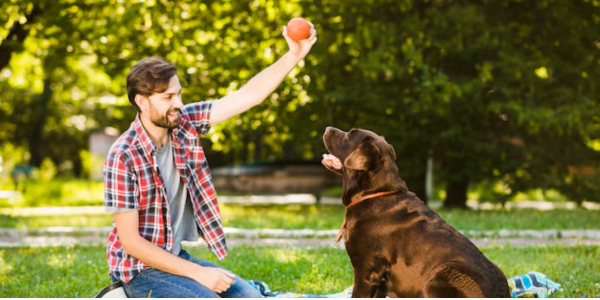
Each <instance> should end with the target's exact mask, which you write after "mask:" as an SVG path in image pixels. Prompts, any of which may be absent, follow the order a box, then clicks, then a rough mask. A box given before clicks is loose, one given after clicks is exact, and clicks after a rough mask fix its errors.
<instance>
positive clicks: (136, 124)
mask: <svg viewBox="0 0 600 300" xmlns="http://www.w3.org/2000/svg"><path fill="white" fill-rule="evenodd" d="M132 125H133V128H134V129H135V132H136V133H137V134H138V136H139V137H140V140H141V141H142V145H143V146H144V149H146V152H147V153H149V154H151V155H152V154H154V151H156V144H154V142H153V141H152V139H151V138H150V136H148V133H147V132H146V129H145V128H144V125H142V120H141V119H140V114H139V113H138V114H137V116H136V117H135V120H134V121H133V123H132Z"/></svg>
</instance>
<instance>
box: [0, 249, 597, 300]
mask: <svg viewBox="0 0 600 300" xmlns="http://www.w3.org/2000/svg"><path fill="white" fill-rule="evenodd" d="M187 250H188V251H189V252H190V253H191V254H192V255H193V256H195V257H202V258H204V259H207V260H209V261H212V262H214V263H219V264H221V265H222V266H224V267H225V268H228V269H230V270H232V271H233V272H235V273H236V274H238V275H240V276H241V277H243V278H244V279H258V280H262V281H264V282H266V283H267V284H269V287H270V288H271V290H273V291H275V292H295V293H314V294H328V293H337V292H340V291H342V290H343V289H345V288H347V287H349V286H350V285H352V267H351V265H350V261H349V259H348V256H347V254H346V252H345V250H343V249H339V248H330V247H317V248H313V247H303V248H298V247H287V246H258V247H257V246H233V247H230V250H229V255H228V257H227V258H226V259H225V260H224V261H222V262H218V260H217V259H216V258H215V257H214V255H212V254H211V253H210V252H209V251H208V250H207V249H205V248H195V247H194V248H189V249H187ZM482 251H483V252H484V254H485V255H486V256H488V257H489V258H490V259H491V260H492V261H494V262H495V263H496V264H498V266H499V267H500V268H501V269H502V270H503V271H504V273H505V274H506V276H507V278H510V277H513V276H517V275H521V274H524V273H527V272H529V271H538V272H541V273H543V274H546V275H547V276H548V277H549V278H550V279H551V280H553V281H555V282H558V283H560V284H561V285H562V286H563V288H564V291H563V292H560V293H558V294H556V295H555V296H557V297H565V298H570V297H578V298H581V297H584V298H594V297H598V296H599V295H600V287H599V283H600V277H599V275H598V272H597V271H596V269H595V267H596V266H597V262H598V260H600V247H598V246H576V247H509V246H506V247H494V248H484V249H482ZM242 262H243V263H242ZM110 282H111V281H110V278H109V277H108V268H107V266H106V256H105V247H104V246H103V245H99V246H75V247H52V248H5V249H2V250H0V297H3V298H6V297H9V298H30V297H40V298H55V297H63V298H64V297H67V298H71V297H78V298H80V297H86V298H89V297H93V296H95V295H96V293H98V292H99V291H100V289H102V288H103V287H104V286H105V285H108V284H109V283H110Z"/></svg>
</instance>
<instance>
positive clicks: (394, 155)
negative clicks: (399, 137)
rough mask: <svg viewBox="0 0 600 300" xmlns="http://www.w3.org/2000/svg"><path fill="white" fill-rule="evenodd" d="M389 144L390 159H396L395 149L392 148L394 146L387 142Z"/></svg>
mask: <svg viewBox="0 0 600 300" xmlns="http://www.w3.org/2000/svg"><path fill="white" fill-rule="evenodd" d="M388 145H389V146H390V151H392V160H393V161H396V150H394V147H393V146H392V144H388Z"/></svg>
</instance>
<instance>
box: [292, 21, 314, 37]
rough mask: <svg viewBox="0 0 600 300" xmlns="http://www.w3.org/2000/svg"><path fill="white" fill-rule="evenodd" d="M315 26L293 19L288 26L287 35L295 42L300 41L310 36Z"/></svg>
mask: <svg viewBox="0 0 600 300" xmlns="http://www.w3.org/2000/svg"><path fill="white" fill-rule="evenodd" d="M312 28H313V25H312V24H311V23H310V22H308V21H306V20H304V19H302V18H293V19H291V20H290V21H289V22H288V24H287V34H288V36H289V37H290V38H291V39H292V40H294V41H300V40H303V39H305V38H307V37H309V36H310V31H311V29H312Z"/></svg>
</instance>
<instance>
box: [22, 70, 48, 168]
mask: <svg viewBox="0 0 600 300" xmlns="http://www.w3.org/2000/svg"><path fill="white" fill-rule="evenodd" d="M46 71H47V72H49V70H46ZM47 76H48V75H47ZM51 98H52V87H51V81H50V79H49V78H46V79H44V91H43V92H42V95H40V97H39V101H34V103H33V116H32V118H31V120H32V122H31V131H30V134H29V138H28V141H27V142H28V144H29V154H30V157H29V165H31V166H34V167H37V168H39V167H40V166H41V165H42V161H43V160H44V157H45V149H46V148H45V145H46V143H45V142H44V126H46V119H47V118H46V117H47V114H48V104H49V103H50V99H51Z"/></svg>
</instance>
